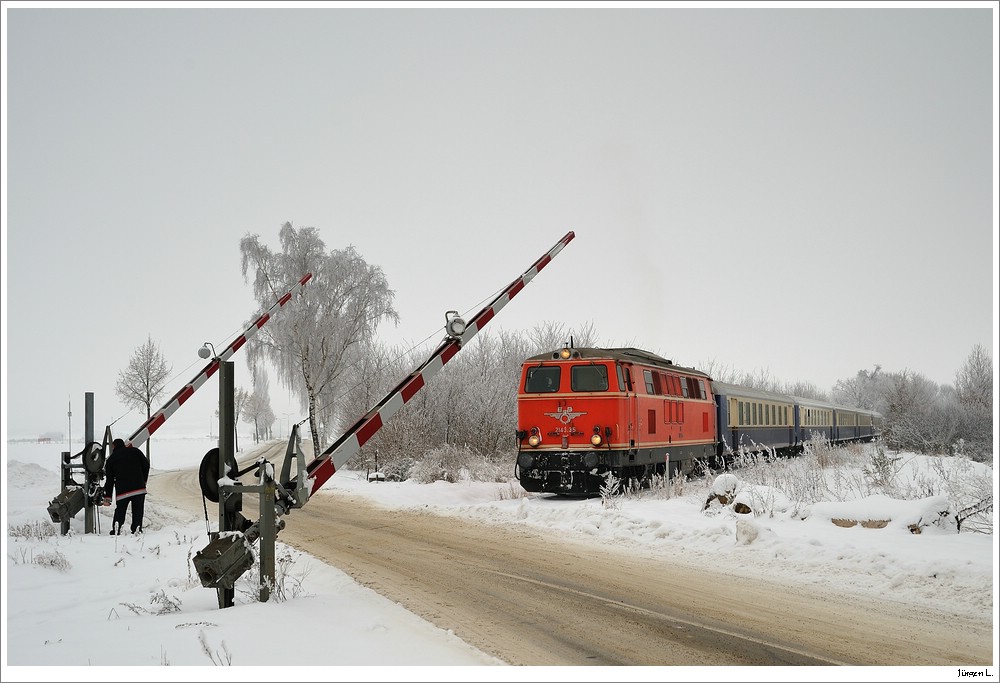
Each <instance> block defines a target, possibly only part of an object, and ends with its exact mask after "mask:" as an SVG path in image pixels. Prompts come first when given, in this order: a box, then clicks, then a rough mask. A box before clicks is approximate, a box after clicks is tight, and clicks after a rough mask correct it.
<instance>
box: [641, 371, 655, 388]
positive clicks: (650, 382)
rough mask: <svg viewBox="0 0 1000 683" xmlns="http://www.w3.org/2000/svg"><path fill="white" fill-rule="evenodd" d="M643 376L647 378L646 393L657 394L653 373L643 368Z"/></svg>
mask: <svg viewBox="0 0 1000 683" xmlns="http://www.w3.org/2000/svg"><path fill="white" fill-rule="evenodd" d="M642 376H643V377H644V378H645V380H646V393H647V394H655V393H656V392H655V391H654V390H653V373H652V372H651V371H649V370H643V371H642Z"/></svg>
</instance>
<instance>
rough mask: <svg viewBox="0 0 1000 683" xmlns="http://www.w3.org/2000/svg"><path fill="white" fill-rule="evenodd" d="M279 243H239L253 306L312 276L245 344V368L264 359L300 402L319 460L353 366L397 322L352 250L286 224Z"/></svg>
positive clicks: (382, 282) (376, 271)
mask: <svg viewBox="0 0 1000 683" xmlns="http://www.w3.org/2000/svg"><path fill="white" fill-rule="evenodd" d="M278 236H279V240H280V243H281V251H279V252H274V251H271V249H270V248H269V247H268V246H267V245H265V244H264V243H262V242H261V240H260V237H259V236H258V235H250V234H248V235H246V236H245V237H244V238H243V239H242V240H241V241H240V252H241V254H242V269H243V277H244V279H246V280H249V281H252V282H253V291H254V296H255V297H256V298H257V301H258V303H259V304H260V305H261V306H262V307H264V306H270V305H271V304H272V303H273V302H274V301H275V299H277V298H278V297H280V296H281V295H282V294H283V293H284V292H285V291H287V290H288V288H289V287H290V286H291V285H293V284H294V283H295V282H297V281H298V280H299V279H301V278H302V276H303V275H305V274H306V273H309V272H311V273H312V274H313V277H312V280H311V281H310V283H309V285H308V286H307V287H305V288H304V289H303V290H302V295H301V296H300V297H299V299H298V300H296V301H294V302H292V303H290V304H289V305H288V308H287V310H285V311H283V312H282V314H281V315H280V316H275V319H274V320H272V321H271V322H270V323H269V324H268V325H267V326H265V327H263V328H261V330H260V332H259V333H258V334H257V335H255V336H254V337H253V338H252V339H251V340H250V341H248V342H247V362H248V363H249V364H250V366H251V368H253V367H255V366H256V364H257V363H258V362H260V361H261V360H263V359H267V360H269V361H270V362H271V363H272V364H273V366H274V367H275V369H276V371H277V374H278V378H279V380H280V381H281V383H282V384H283V385H284V386H285V387H287V388H288V389H290V390H291V391H292V392H293V393H294V394H295V395H297V396H298V397H299V400H300V402H301V405H302V407H303V409H304V410H307V411H308V415H309V423H310V426H311V429H310V432H311V435H312V442H313V448H314V452H315V453H317V454H318V453H321V452H322V451H323V450H324V447H323V446H324V444H325V441H326V440H327V432H329V431H331V430H332V429H333V428H334V427H335V426H337V424H338V418H339V416H340V415H342V414H343V409H344V407H345V406H344V400H345V397H346V396H347V395H348V389H349V387H350V386H351V384H352V381H351V380H352V373H351V370H352V366H353V364H354V363H355V362H356V361H357V360H358V359H359V358H361V357H362V354H363V353H364V346H365V344H366V342H369V341H370V340H371V339H372V338H373V337H374V335H375V331H376V329H377V328H378V326H379V325H380V324H381V323H382V322H384V321H388V320H391V321H393V322H397V321H398V320H399V316H398V314H397V313H396V310H395V309H394V308H393V306H392V301H393V296H394V294H395V292H393V290H391V289H389V284H388V281H387V280H386V278H385V274H384V273H383V272H382V269H381V268H380V267H379V266H375V265H372V264H369V263H368V262H367V261H365V259H364V258H362V256H361V255H360V254H359V253H358V252H357V251H356V250H355V249H354V247H353V246H348V247H346V248H344V249H332V250H330V251H327V249H326V245H325V244H324V242H323V240H322V238H321V237H320V235H319V231H318V230H317V229H316V228H311V227H306V228H298V229H296V228H294V227H292V224H291V223H285V224H284V225H282V226H281V230H280V231H279V235H278Z"/></svg>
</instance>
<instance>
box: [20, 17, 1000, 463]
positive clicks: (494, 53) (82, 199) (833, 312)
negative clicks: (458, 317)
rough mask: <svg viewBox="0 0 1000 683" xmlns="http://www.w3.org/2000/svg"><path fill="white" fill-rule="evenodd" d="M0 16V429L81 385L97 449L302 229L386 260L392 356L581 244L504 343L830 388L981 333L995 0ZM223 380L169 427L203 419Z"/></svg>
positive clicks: (59, 419)
mask: <svg viewBox="0 0 1000 683" xmlns="http://www.w3.org/2000/svg"><path fill="white" fill-rule="evenodd" d="M994 7H995V5H994ZM4 11H5V22H6V23H5V29H6V32H7V34H6V42H5V50H6V54H5V59H4V63H5V68H6V78H5V89H6V112H5V114H6V115H5V127H6V144H5V145H4V147H5V150H6V151H5V153H6V163H7V166H6V170H7V176H6V193H7V195H6V202H5V209H6V216H5V225H4V234H5V240H6V244H5V248H4V262H5V266H4V267H5V292H4V300H5V317H6V325H5V335H6V339H5V343H4V345H3V346H4V362H5V368H4V384H5V391H6V396H5V398H4V401H3V405H4V408H3V410H4V413H5V415H4V418H5V419H4V429H5V430H6V432H7V434H8V435H9V436H34V435H37V434H38V433H41V432H43V431H64V430H65V429H66V423H67V419H66V410H67V402H68V401H70V400H72V402H73V408H74V418H73V425H74V427H73V428H74V432H75V434H76V435H77V437H78V438H79V435H80V433H81V431H82V418H83V395H84V392H86V391H93V392H95V395H96V404H97V422H98V427H97V429H98V431H100V430H102V429H103V426H104V425H105V424H107V423H108V422H109V421H111V420H113V419H115V418H116V417H118V416H119V415H121V414H122V413H123V412H125V409H124V408H123V407H122V406H121V405H120V404H119V402H118V400H117V398H116V397H115V396H114V391H113V389H114V382H115V379H116V377H117V374H118V372H119V370H121V369H122V368H123V367H124V366H125V364H126V363H127V361H128V358H129V356H130V355H131V353H132V352H133V350H134V349H135V348H136V347H137V346H139V345H141V344H142V343H143V342H144V341H145V340H146V337H147V335H151V336H152V338H153V339H154V340H155V341H157V342H158V343H160V344H161V347H162V350H163V351H164V353H165V354H166V356H167V357H168V359H169V361H170V362H171V363H172V364H173V369H174V376H175V380H176V381H175V382H174V383H173V384H172V385H171V386H170V391H169V393H168V395H169V394H172V393H173V392H174V391H176V390H177V389H178V388H179V387H180V386H181V385H182V384H183V383H184V382H186V381H188V380H189V379H191V378H192V377H193V376H194V375H195V374H196V373H197V372H198V370H199V369H200V368H201V367H202V366H203V364H204V361H202V360H201V359H199V358H198V357H197V355H196V351H197V348H198V347H199V346H200V345H201V343H202V342H203V341H205V340H209V341H212V342H213V343H214V344H215V345H216V346H217V348H220V349H221V348H222V345H225V344H226V343H228V342H229V341H231V340H232V339H233V338H234V337H235V335H236V334H238V333H239V332H240V331H242V329H243V326H244V323H245V321H246V320H248V319H249V318H250V317H251V316H252V315H253V314H255V313H257V312H258V307H257V306H256V304H255V303H254V301H253V298H252V296H251V290H250V286H249V285H247V284H245V283H244V282H243V279H242V276H241V274H240V270H239V269H240V253H239V240H240V238H241V237H242V236H243V235H245V234H246V233H248V232H249V233H256V234H259V235H261V237H262V238H263V239H264V240H265V241H267V242H269V243H270V244H271V245H272V248H275V249H277V248H278V244H277V234H278V229H279V227H280V225H281V224H282V223H283V222H285V221H292V222H293V224H294V225H296V226H297V227H302V226H315V227H317V228H318V229H319V230H320V231H321V233H322V235H323V238H324V240H325V241H326V244H327V247H328V248H341V247H344V246H346V245H348V244H353V245H354V246H355V247H356V248H357V249H358V250H359V252H360V253H361V254H362V255H363V256H364V257H365V258H366V259H367V260H368V261H369V262H371V263H374V264H378V265H380V266H381V267H382V268H383V269H384V270H385V272H386V275H387V277H388V279H389V283H390V286H392V287H393V288H394V289H395V290H396V292H397V297H396V307H397V310H398V311H399V313H400V316H401V319H402V320H401V324H400V325H399V327H398V328H392V329H386V330H383V331H384V333H385V340H386V341H387V342H389V343H404V342H407V343H413V342H417V341H421V340H423V339H424V338H425V337H427V336H428V335H432V337H433V339H434V340H436V339H437V338H438V337H439V336H440V334H439V330H440V329H441V326H442V325H443V323H444V312H445V311H446V310H448V309H459V310H462V311H466V310H468V309H470V308H473V307H476V306H477V304H480V303H481V302H482V300H483V299H485V298H486V297H488V296H490V295H491V294H493V293H494V292H495V291H496V290H498V289H500V288H501V287H503V286H504V285H506V284H507V283H509V282H510V281H511V280H512V279H513V278H514V277H516V276H517V275H518V274H520V272H521V271H522V270H524V269H525V268H526V267H527V266H529V265H530V264H531V262H532V261H534V259H535V258H537V257H538V256H539V255H541V254H542V253H544V252H545V251H546V250H547V249H549V247H551V246H552V245H553V244H554V243H555V242H556V241H557V240H558V239H559V238H561V237H562V236H563V235H564V234H565V233H566V232H567V231H568V230H573V231H575V232H576V239H575V240H574V241H573V242H572V243H571V244H570V245H569V246H568V247H567V248H566V249H565V250H564V251H563V252H562V253H561V254H560V255H559V256H558V257H557V258H556V260H554V261H553V263H552V265H551V266H550V267H549V268H547V269H546V270H544V271H543V272H542V273H541V274H540V275H539V276H538V278H536V279H535V280H534V281H533V282H532V283H531V285H529V286H528V287H527V288H526V289H525V290H524V292H522V293H521V294H520V295H519V296H518V297H517V298H516V299H515V300H514V301H513V302H512V303H511V305H510V306H509V307H507V308H506V309H505V310H504V311H503V313H501V314H500V315H499V316H498V317H497V318H496V320H495V321H494V322H493V323H491V326H490V327H489V328H487V329H491V328H493V327H500V328H504V329H525V330H526V329H529V328H531V327H532V326H533V325H534V324H535V323H536V322H541V321H545V320H552V321H557V322H561V323H564V324H565V325H566V326H567V328H570V329H572V328H574V327H578V326H580V325H581V324H584V323H586V322H593V323H594V325H595V326H596V328H597V331H598V333H599V335H600V336H601V338H602V341H604V342H605V343H606V344H609V345H626V344H628V345H635V346H641V347H645V348H648V349H650V350H653V351H657V352H659V353H661V354H662V355H665V356H667V357H668V358H673V359H674V360H675V361H676V362H678V363H683V364H686V365H697V364H699V363H701V362H703V361H708V360H715V361H716V362H717V363H720V364H723V365H725V366H730V367H733V368H738V369H743V370H754V369H765V370H766V371H768V372H769V373H770V374H771V375H772V376H774V377H775V378H777V379H780V380H786V381H793V380H805V381H811V382H813V383H815V384H816V385H817V386H819V387H820V388H822V389H829V388H830V387H831V386H832V384H833V383H834V382H835V381H836V380H837V379H841V378H844V377H848V376H851V375H853V374H854V373H856V372H857V371H858V370H859V369H861V368H871V367H872V366H873V365H874V364H876V363H877V364H880V365H882V366H883V367H884V368H886V369H887V370H903V369H910V370H913V371H916V372H919V373H922V374H924V375H925V376H927V377H928V378H930V379H932V380H933V381H935V382H939V383H950V382H952V381H953V380H954V375H955V371H956V370H957V369H958V368H959V367H960V366H961V364H962V363H963V361H964V360H965V358H966V356H967V355H968V353H969V351H970V350H971V348H972V346H973V345H974V344H983V345H985V346H987V347H988V348H993V349H995V346H996V339H995V325H996V322H995V318H994V311H995V308H996V306H995V304H996V285H995V279H994V277H995V275H994V273H995V263H994V258H995V256H994V254H995V253H996V242H995V240H996V233H997V227H996V224H995V222H994V217H993V214H992V205H993V202H994V201H995V196H994V189H993V188H994V181H995V178H994V177H993V172H994V163H995V162H994V154H995V149H996V139H995V138H994V137H993V136H994V135H995V133H996V120H995V118H994V115H993V112H992V110H991V106H992V104H993V102H994V97H995V95H994V90H993V88H994V78H993V72H992V68H993V65H994V63H995V53H994V49H995V48H994V41H995V36H994V35H993V24H994V22H995V15H994V14H993V12H994V11H995V10H991V8H990V5H989V4H988V3H983V4H982V5H981V6H979V7H974V8H961V9H950V8H949V9H915V8H901V9H846V8H843V9H816V8H799V9H794V8H782V9H753V10H751V9H707V8H700V9H680V8H667V7H661V8H654V7H649V8H642V9H612V8H607V9H582V8H574V9H524V8H522V9H485V8H466V9H450V8H445V9H432V8H425V9H406V10H404V9H388V8H384V9H372V8H368V9H333V8H320V7H314V8H311V9H247V8H239V9H236V8H234V9H183V10H182V9H149V8H141V9H80V10H77V9H38V8H32V7H30V6H29V7H25V8H17V7H16V6H15V7H14V8H11V7H5V8H4ZM235 360H237V361H238V363H237V366H236V367H237V385H238V386H249V377H248V373H247V372H246V366H245V364H244V363H243V357H242V355H238V356H237V357H236V358H235ZM189 364H190V365H189ZM217 387H218V384H217V382H216V381H215V380H214V379H213V380H212V381H211V382H210V383H209V384H208V385H206V386H205V387H203V388H202V389H201V390H200V391H199V392H198V393H197V394H196V397H195V398H194V399H192V400H191V401H190V402H189V403H188V404H187V405H185V406H184V407H182V408H181V410H180V411H178V413H177V414H176V415H175V416H174V417H173V418H171V420H170V421H169V422H168V423H167V425H166V426H165V427H164V428H163V432H164V433H167V431H168V430H173V431H175V432H177V433H189V432H191V430H192V429H194V430H195V431H198V430H202V431H203V432H207V431H208V429H209V428H210V426H211V421H212V417H211V413H212V411H213V410H214V409H215V407H216V401H217V398H218V388H217ZM430 390H432V391H433V388H431V389H430ZM271 393H272V398H273V399H274V404H275V410H276V412H277V413H278V415H279V416H281V415H282V414H283V412H285V411H292V412H293V415H292V416H291V419H292V420H295V419H301V418H302V417H304V415H305V414H304V413H303V412H301V411H299V410H298V408H297V407H294V406H292V407H290V406H291V404H290V403H289V401H288V400H287V394H286V392H285V391H284V390H283V389H282V388H281V386H280V384H279V382H278V380H277V378H276V377H273V376H272V378H271ZM143 417H144V416H141V415H139V414H138V413H135V412H133V413H131V414H129V415H128V416H126V417H124V418H122V420H121V421H120V422H119V423H118V424H117V425H116V426H115V431H116V435H121V434H122V433H125V435H127V434H128V433H131V431H133V430H134V429H135V428H137V427H138V426H139V425H140V424H141V423H142V422H143ZM282 421H284V419H282ZM198 455H200V454H198Z"/></svg>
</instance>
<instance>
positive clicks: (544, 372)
mask: <svg viewBox="0 0 1000 683" xmlns="http://www.w3.org/2000/svg"><path fill="white" fill-rule="evenodd" d="M524 391H525V393H527V394H544V393H549V392H555V391H559V368H558V367H557V366H553V365H540V366H535V367H533V368H528V373H527V376H526V377H525V378H524Z"/></svg>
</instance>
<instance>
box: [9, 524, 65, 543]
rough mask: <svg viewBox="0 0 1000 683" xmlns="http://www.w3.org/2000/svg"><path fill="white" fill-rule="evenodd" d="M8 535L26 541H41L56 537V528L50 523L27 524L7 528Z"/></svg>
mask: <svg viewBox="0 0 1000 683" xmlns="http://www.w3.org/2000/svg"><path fill="white" fill-rule="evenodd" d="M7 535H8V536H10V537H12V538H23V539H24V540H26V541H30V540H31V539H33V538H34V539H38V540H39V541H40V540H42V539H44V538H48V537H49V536H55V535H56V528H55V526H54V525H53V524H51V523H50V522H26V523H24V524H18V525H16V526H8V527H7Z"/></svg>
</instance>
